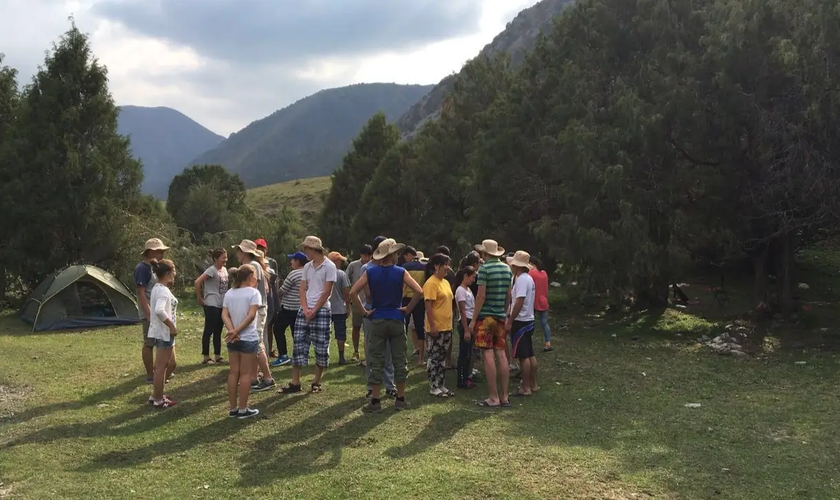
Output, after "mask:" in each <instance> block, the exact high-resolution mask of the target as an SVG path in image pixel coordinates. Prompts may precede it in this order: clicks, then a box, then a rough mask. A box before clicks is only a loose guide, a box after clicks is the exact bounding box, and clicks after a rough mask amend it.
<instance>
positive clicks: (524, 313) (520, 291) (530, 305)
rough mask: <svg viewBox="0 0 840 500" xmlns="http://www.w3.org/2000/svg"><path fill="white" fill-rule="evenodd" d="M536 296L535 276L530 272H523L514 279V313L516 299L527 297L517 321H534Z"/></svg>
mask: <svg viewBox="0 0 840 500" xmlns="http://www.w3.org/2000/svg"><path fill="white" fill-rule="evenodd" d="M536 296H537V287H536V286H535V285H534V278H532V277H531V276H530V275H528V273H522V274H520V275H519V276H517V277H516V278H515V279H514V282H513V292H512V293H511V303H510V312H511V313H513V305H514V302H515V301H516V299H520V298H523V297H524V298H525V302H524V303H523V304H522V309H520V310H519V316H517V317H516V321H534V299H535V297H536Z"/></svg>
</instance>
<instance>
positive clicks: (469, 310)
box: [455, 286, 475, 320]
mask: <svg viewBox="0 0 840 500" xmlns="http://www.w3.org/2000/svg"><path fill="white" fill-rule="evenodd" d="M455 302H456V303H457V304H458V305H459V306H460V305H461V302H463V303H464V314H465V315H466V316H467V319H470V320H471V319H473V314H474V313H475V296H474V295H473V294H472V291H471V290H470V289H469V288H464V287H462V286H459V287H458V289H457V290H455Z"/></svg>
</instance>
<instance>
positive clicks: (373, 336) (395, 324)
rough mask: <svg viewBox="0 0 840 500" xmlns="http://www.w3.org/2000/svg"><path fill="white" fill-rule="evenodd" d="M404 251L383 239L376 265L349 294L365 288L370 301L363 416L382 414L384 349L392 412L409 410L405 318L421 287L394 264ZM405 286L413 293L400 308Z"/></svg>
mask: <svg viewBox="0 0 840 500" xmlns="http://www.w3.org/2000/svg"><path fill="white" fill-rule="evenodd" d="M403 248H405V245H403V244H402V243H397V242H396V241H394V240H393V239H390V238H388V239H385V240H383V241H382V242H381V243H379V245H378V246H377V248H376V251H374V252H373V259H374V261H377V262H379V265H375V266H370V267H368V268H367V270H366V271H365V272H364V274H362V277H361V278H359V281H357V282H356V284H355V285H353V288H352V289H351V290H350V293H351V294H357V293H359V291H360V290H361V289H362V288H365V287H367V289H368V292H369V298H368V300H369V301H370V307H369V312H370V315H369V316H370V322H371V333H370V339H369V340H368V339H367V338H366V339H365V340H367V341H368V352H367V366H368V368H369V370H368V384H369V387H370V389H371V395H370V399H369V400H368V402H367V404H365V406H364V407H363V408H362V411H363V412H365V413H378V412H380V411H382V404H381V395H380V387H381V386H382V382H383V379H384V376H385V357H386V350H387V349H388V348H389V347H390V350H391V355H392V358H391V359H392V360H394V383H395V385H396V394H395V395H394V397H395V399H396V401H395V403H394V409H395V410H397V411H399V410H404V409H406V408H408V403H407V402H406V400H405V381H406V378H407V377H408V366H406V359H405V353H406V333H405V319H404V318H405V315H406V314H408V313H410V312H411V311H412V309H414V307H415V306H416V305H417V304H418V303H419V302H420V299H421V298H422V297H423V294H422V288H420V285H418V284H417V282H416V281H414V278H412V277H411V275H410V274H409V273H408V272H407V271H406V270H405V269H403V268H402V267H400V266H397V265H395V264H396V261H397V256H398V254H399V252H400V251H401V250H402V249H403ZM405 285H408V286H409V287H411V289H412V290H413V291H414V292H415V294H414V297H413V298H412V300H411V302H410V303H409V304H407V305H406V306H403V305H402V298H403V286H405Z"/></svg>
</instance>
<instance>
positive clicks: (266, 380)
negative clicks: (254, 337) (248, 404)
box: [233, 240, 277, 392]
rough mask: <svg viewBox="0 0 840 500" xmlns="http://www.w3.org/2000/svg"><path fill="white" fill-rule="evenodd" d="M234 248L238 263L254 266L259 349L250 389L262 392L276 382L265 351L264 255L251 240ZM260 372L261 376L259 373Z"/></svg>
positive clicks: (266, 305) (265, 283)
mask: <svg viewBox="0 0 840 500" xmlns="http://www.w3.org/2000/svg"><path fill="white" fill-rule="evenodd" d="M233 249H234V250H236V259H237V260H238V261H239V263H240V264H243V265H244V264H251V265H252V266H251V267H253V268H254V274H255V275H256V277H257V286H256V288H257V292H259V294H260V305H259V307H258V308H257V319H256V322H257V332H258V333H259V335H260V339H259V342H260V344H259V350H258V352H257V364H256V366H255V367H254V372H253V374H252V383H251V391H253V392H263V391H267V390H269V389H271V388H272V387H274V386H275V385H277V383H276V382H275V381H274V378H273V377H272V376H271V369H270V368H269V366H268V357H267V356H266V352H265V331H266V329H265V324H266V319H267V317H268V310H267V309H268V278H267V277H266V273H265V260H264V259H265V256H264V254H263V253H262V251H260V250H259V249H258V248H257V244H256V243H254V242H253V241H251V240H242V241H241V242H240V243H239V244H238V245H234V246H233ZM260 372H262V374H263V376H262V378H260V377H259V373H260Z"/></svg>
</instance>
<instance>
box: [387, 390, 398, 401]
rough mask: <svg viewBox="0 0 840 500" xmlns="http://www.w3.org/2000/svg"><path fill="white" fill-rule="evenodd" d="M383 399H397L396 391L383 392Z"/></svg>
mask: <svg viewBox="0 0 840 500" xmlns="http://www.w3.org/2000/svg"><path fill="white" fill-rule="evenodd" d="M385 397H386V398H389V399H397V390H396V389H388V390H387V391H385Z"/></svg>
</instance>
